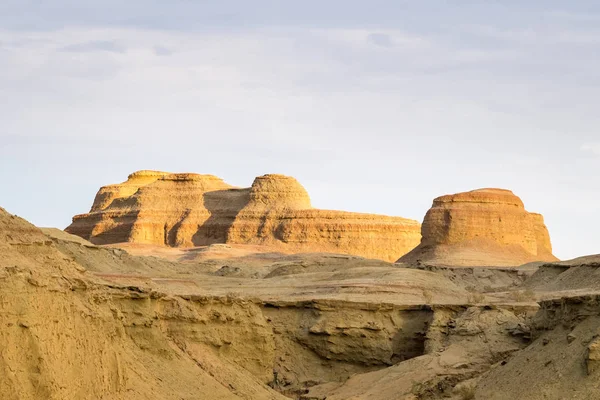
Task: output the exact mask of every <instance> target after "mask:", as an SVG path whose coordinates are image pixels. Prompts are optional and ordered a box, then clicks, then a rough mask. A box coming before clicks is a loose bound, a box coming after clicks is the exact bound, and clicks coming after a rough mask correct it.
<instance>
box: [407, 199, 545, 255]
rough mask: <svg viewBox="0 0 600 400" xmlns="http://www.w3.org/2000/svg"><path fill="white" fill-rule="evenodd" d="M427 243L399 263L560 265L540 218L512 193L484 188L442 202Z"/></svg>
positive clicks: (427, 226)
mask: <svg viewBox="0 0 600 400" xmlns="http://www.w3.org/2000/svg"><path fill="white" fill-rule="evenodd" d="M421 233H422V239H421V244H420V245H419V246H418V247H417V248H415V249H414V250H412V251H411V252H410V253H408V254H406V255H405V256H403V257H402V258H400V260H399V261H401V262H408V263H415V262H417V261H421V262H427V263H432V264H445V265H453V266H514V265H521V264H524V263H528V262H532V261H556V260H557V259H556V257H554V256H553V255H552V246H551V244H550V235H549V234H548V229H547V228H546V226H545V225H544V219H543V217H542V216H541V215H540V214H534V213H529V212H527V211H526V210H525V207H524V205H523V202H522V201H521V199H520V198H519V197H517V196H515V195H514V194H513V193H512V192H511V191H510V190H504V189H479V190H474V191H471V192H465V193H458V194H453V195H446V196H441V197H438V198H436V199H435V200H434V201H433V206H432V207H431V209H429V211H428V212H427V214H426V215H425V219H424V220H423V226H422V227H421Z"/></svg>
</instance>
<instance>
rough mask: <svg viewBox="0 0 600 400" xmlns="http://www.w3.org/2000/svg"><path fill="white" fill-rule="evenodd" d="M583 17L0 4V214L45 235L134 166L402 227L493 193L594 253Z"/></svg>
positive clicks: (591, 56) (224, 5)
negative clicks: (438, 201) (271, 190)
mask: <svg viewBox="0 0 600 400" xmlns="http://www.w3.org/2000/svg"><path fill="white" fill-rule="evenodd" d="M599 105H600V2H597V1H591V0H574V1H570V2H566V1H554V0H545V1H541V0H539V1H538V0H529V1H522V0H519V1H517V0H514V1H513V0H510V1H492V0H481V1H479V0H471V1H450V0H447V1H442V0H439V1H431V0H423V1H401V0H390V1H384V0H369V1H366V0H362V1H357V0H343V1H342V0H319V1H315V0H304V1H301V2H298V1H297V2H291V1H284V0H280V1H275V0H271V1H267V0H254V1H246V0H237V1H234V0H219V1H202V0H173V1H169V2H166V1H159V0H145V1H142V0H128V1H126V2H124V1H122V0H102V1H100V0H46V1H42V0H0V180H1V182H2V185H1V186H0V206H2V207H4V208H5V209H6V210H8V211H9V212H11V213H14V214H17V215H19V216H21V217H24V218H26V219H28V220H29V221H31V222H33V223H34V224H36V225H38V226H55V227H60V228H64V227H66V226H67V225H68V224H69V223H70V220H71V217H72V216H73V215H75V214H79V213H84V212H87V211H88V210H89V208H90V206H91V203H92V200H93V197H94V195H95V193H96V191H97V190H98V188H99V187H100V186H102V185H106V184H110V183H118V182H122V181H124V180H125V179H126V178H127V175H128V174H129V173H131V172H133V171H136V170H141V169H156V170H165V171H172V172H197V173H207V174H214V175H218V176H220V177H222V178H224V179H225V181H227V182H228V183H230V184H233V185H238V186H244V187H247V186H250V184H251V183H252V180H253V178H254V177H255V176H258V175H262V174H266V173H282V174H287V175H292V176H294V177H296V178H297V179H298V180H299V181H300V182H301V183H302V184H303V185H304V186H305V187H306V189H307V190H308V192H309V194H310V195H311V198H312V202H313V205H314V206H316V207H319V208H326V209H339V210H348V211H358V212H372V213H380V214H387V215H397V216H402V217H406V218H413V219H416V220H419V221H422V219H423V216H424V214H425V212H426V211H427V209H428V208H429V207H430V206H431V202H432V200H433V198H435V197H437V196H440V195H443V194H447V193H456V192H462V191H467V190H472V189H477V188H481V187H500V188H507V189H511V190H513V191H514V192H515V193H516V194H517V195H518V196H520V197H521V199H522V200H523V201H524V203H525V206H526V208H527V209H528V210H529V211H535V212H540V213H542V214H543V215H544V217H545V220H546V224H547V226H548V228H549V230H550V235H551V238H552V242H553V245H554V250H555V254H556V255H557V256H558V257H559V258H562V259H568V258H573V257H576V256H580V255H586V254H595V253H599V252H600V251H599V250H600V249H599V246H598V244H599V243H598V239H600V233H599V230H598V227H600V201H599V200H598V199H600V180H599V179H598V172H600V131H599V129H600V112H598V106H599Z"/></svg>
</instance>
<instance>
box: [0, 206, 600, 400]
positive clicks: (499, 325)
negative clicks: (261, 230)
mask: <svg viewBox="0 0 600 400" xmlns="http://www.w3.org/2000/svg"><path fill="white" fill-rule="evenodd" d="M44 232H45V233H46V234H44V233H43V232H42V231H40V230H38V229H37V228H35V227H34V226H32V225H30V224H28V223H27V222H25V221H23V220H21V219H18V218H16V217H14V216H10V215H9V214H7V213H6V212H4V210H1V209H0V326H2V327H3V328H2V330H0V378H1V379H0V398H2V399H10V400H12V399H39V398H44V399H98V398H102V399H128V400H129V399H133V400H137V399H201V400H204V399H206V400H209V399H284V398H292V399H304V400H317V399H319V400H325V399H326V400H336V399H337V400H342V399H343V400H348V399H353V400H362V399H365V400H366V399H369V400H393V399H412V400H415V399H451V400H465V399H473V398H475V399H507V400H508V399H516V398H518V399H524V400H534V399H535V400H537V399H548V400H553V399H556V400H558V399H565V398H573V399H592V400H593V399H598V398H600V396H598V393H600V392H599V391H598V390H597V389H598V375H597V374H598V373H600V372H598V371H600V368H599V367H598V363H599V362H600V361H598V360H600V355H599V354H598V348H599V347H600V345H598V343H597V342H598V340H597V337H598V335H600V333H598V332H599V331H598V329H600V328H599V327H600V323H599V322H598V315H600V307H599V306H598V304H600V302H599V301H598V299H597V295H598V290H599V289H598V288H600V284H599V283H598V282H600V278H599V277H597V276H596V275H598V274H597V273H596V272H597V267H598V265H600V264H598V263H597V262H595V260H596V258H593V257H592V258H581V259H578V260H573V261H572V262H563V263H558V264H543V265H541V266H540V267H539V268H538V267H535V266H531V267H529V268H525V269H522V268H494V269H486V268H481V267H479V268H456V269H455V268H449V267H443V266H440V267H436V266H424V265H421V266H419V267H418V268H408V267H407V266H405V265H402V264H391V263H388V262H384V261H381V260H369V259H364V258H361V257H356V256H350V255H339V254H318V253H307V254H293V255H285V254H280V253H272V252H256V251H251V252H245V247H239V248H238V247H236V246H234V245H213V246H216V247H213V246H209V247H208V248H207V249H208V250H206V251H203V252H202V253H203V256H202V257H200V256H198V254H195V253H196V252H197V250H196V249H189V250H186V249H171V250H176V251H177V252H176V253H170V252H167V253H164V252H161V253H158V254H163V255H164V254H166V255H167V257H166V258H163V257H154V256H134V255H132V254H129V252H128V251H125V250H123V249H119V248H116V247H104V246H97V245H94V244H91V243H89V242H85V241H82V240H81V239H80V238H78V237H74V236H72V235H69V234H67V233H64V232H60V231H57V230H52V229H50V230H44ZM227 246H231V247H230V248H228V247H227ZM143 247H144V246H143ZM157 248H158V247H157ZM155 249H156V248H155ZM144 251H145V252H147V253H150V252H151V251H150V248H148V247H144ZM188 251H191V256H190V253H188ZM213 256H214V257H213ZM538 302H539V304H538ZM540 305H541V306H540Z"/></svg>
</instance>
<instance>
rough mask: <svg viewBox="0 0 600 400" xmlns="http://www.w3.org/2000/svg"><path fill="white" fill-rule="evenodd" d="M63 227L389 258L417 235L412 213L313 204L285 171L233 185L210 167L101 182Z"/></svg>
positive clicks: (103, 234)
mask: <svg viewBox="0 0 600 400" xmlns="http://www.w3.org/2000/svg"><path fill="white" fill-rule="evenodd" d="M66 231H67V232H69V233H72V234H75V235H78V236H81V237H82V238H84V239H86V240H89V241H91V242H92V243H95V244H110V243H122V242H131V243H141V244H153V245H165V246H172V247H193V246H204V245H210V244H214V243H231V244H252V245H266V246H272V247H273V248H274V249H277V250H281V251H284V252H335V253H347V254H354V255H360V256H364V257H370V258H380V259H383V260H387V261H393V260H396V259H397V258H398V257H399V256H401V255H403V254H406V253H407V252H408V251H410V250H411V249H412V248H414V247H415V246H416V245H417V244H418V243H419V240H420V237H421V235H420V226H419V224H418V222H417V221H413V220H409V219H404V218H400V217H387V216H382V215H372V214H360V213H350V212H341V211H328V210H319V209H314V208H312V206H311V202H310V197H309V196H308V193H307V192H306V190H305V189H304V187H302V185H300V183H298V181H297V180H296V179H294V178H292V177H288V176H284V175H264V176H260V177H258V178H256V179H255V180H254V183H253V184H252V186H251V187H250V188H236V187H233V186H231V185H229V184H227V183H225V182H224V181H223V180H222V179H220V178H217V177H215V176H212V175H199V174H170V173H165V172H158V171H139V172H136V173H134V174H131V175H130V176H129V179H128V180H127V181H126V182H124V183H122V184H118V185H109V186H105V187H103V188H101V189H100V190H99V191H98V194H97V195H96V199H95V200H94V204H93V205H92V208H91V210H90V212H89V213H88V214H82V215H77V216H75V217H74V218H73V223H72V224H71V225H70V226H69V227H68V228H67V229H66Z"/></svg>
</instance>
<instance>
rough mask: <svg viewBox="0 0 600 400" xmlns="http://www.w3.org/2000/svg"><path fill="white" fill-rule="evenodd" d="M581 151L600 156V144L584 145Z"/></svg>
mask: <svg viewBox="0 0 600 400" xmlns="http://www.w3.org/2000/svg"><path fill="white" fill-rule="evenodd" d="M581 151H583V152H585V153H588V154H594V155H596V156H600V143H586V144H584V145H582V146H581Z"/></svg>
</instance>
